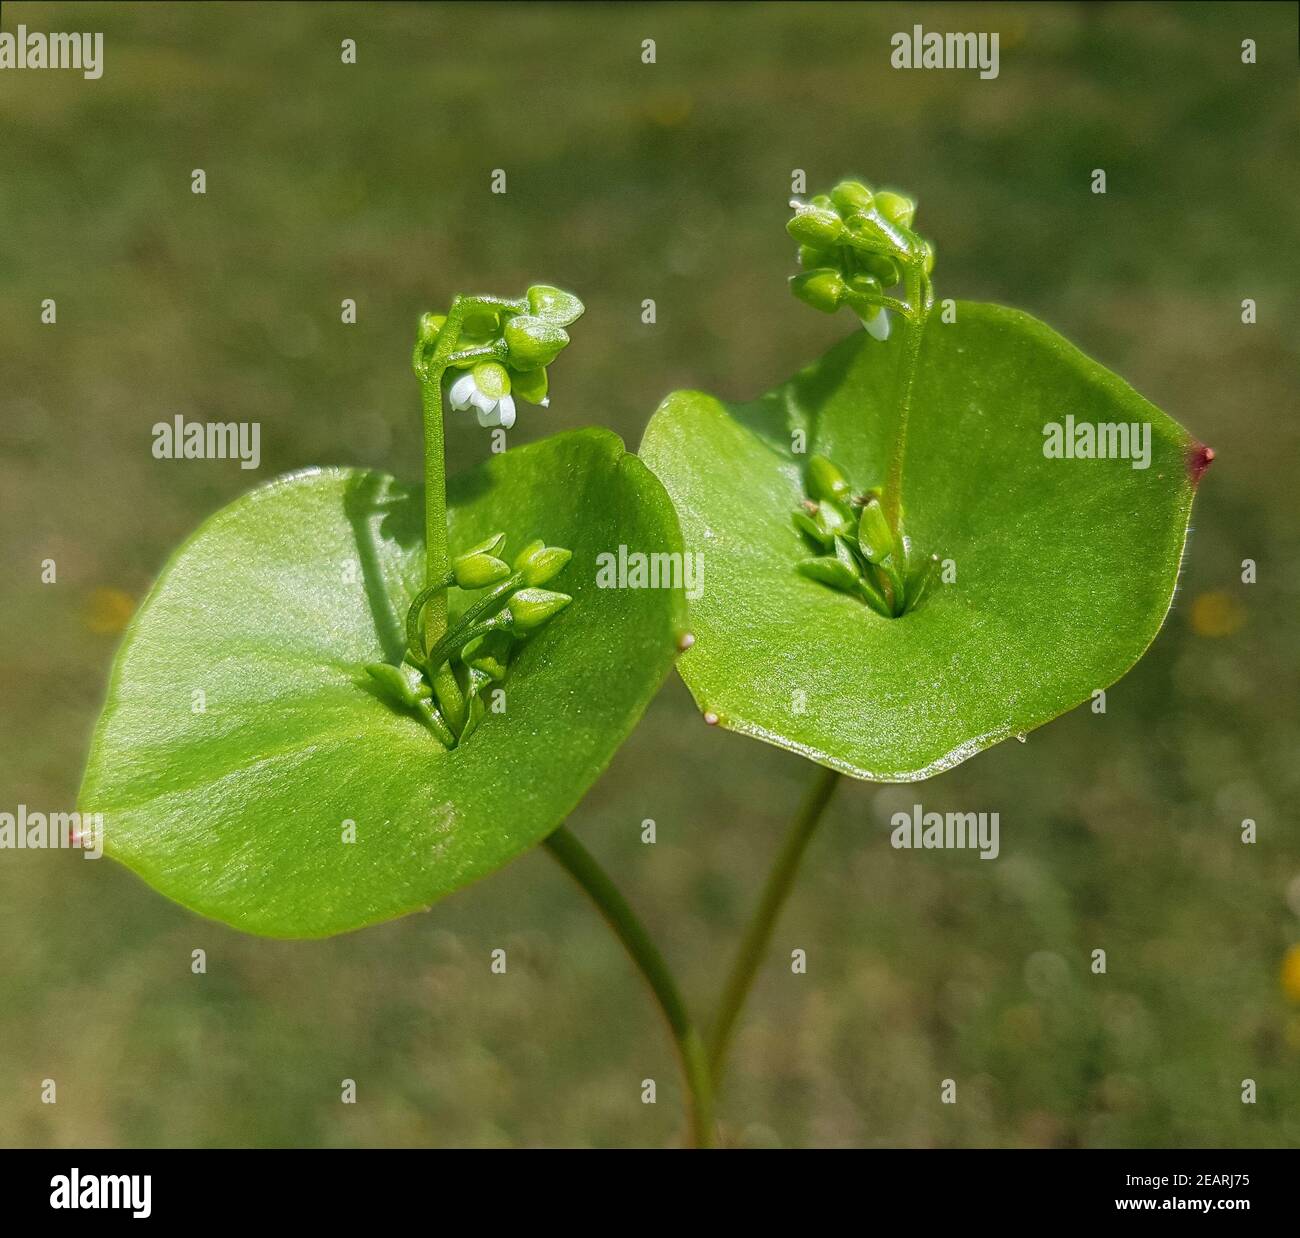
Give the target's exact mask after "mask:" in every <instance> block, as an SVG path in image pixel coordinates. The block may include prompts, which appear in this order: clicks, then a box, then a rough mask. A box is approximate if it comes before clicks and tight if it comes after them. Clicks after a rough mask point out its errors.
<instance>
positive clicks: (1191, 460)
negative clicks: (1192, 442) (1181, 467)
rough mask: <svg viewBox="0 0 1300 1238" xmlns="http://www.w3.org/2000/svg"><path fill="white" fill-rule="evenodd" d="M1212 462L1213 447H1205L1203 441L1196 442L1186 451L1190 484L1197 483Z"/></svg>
mask: <svg viewBox="0 0 1300 1238" xmlns="http://www.w3.org/2000/svg"><path fill="white" fill-rule="evenodd" d="M1213 463H1214V448H1213V447H1207V446H1206V445H1205V444H1204V443H1197V444H1196V446H1195V447H1193V448H1192V450H1191V451H1190V452H1188V453H1187V475H1188V476H1189V477H1190V478H1191V479H1192V485H1193V486H1195V485H1197V484H1198V483H1199V482H1200V480H1201V478H1202V476H1204V474H1205V470H1206V469H1208V468H1209V467H1210V465H1211V464H1213Z"/></svg>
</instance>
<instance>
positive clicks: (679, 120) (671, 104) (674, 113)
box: [645, 90, 695, 129]
mask: <svg viewBox="0 0 1300 1238" xmlns="http://www.w3.org/2000/svg"><path fill="white" fill-rule="evenodd" d="M694 109H695V100H694V99H692V98H691V96H690V95H689V94H687V93H686V92H685V91H684V90H677V91H671V92H665V93H663V94H658V95H654V96H652V97H651V99H650V100H649V102H648V103H647V104H646V106H645V113H646V115H647V116H648V117H649V118H650V119H651V120H652V121H654V123H655V124H656V125H662V126H663V127H664V128H665V129H672V128H675V127H676V126H677V125H681V124H685V123H686V121H687V120H688V119H689V117H690V114H691V112H692V111H694Z"/></svg>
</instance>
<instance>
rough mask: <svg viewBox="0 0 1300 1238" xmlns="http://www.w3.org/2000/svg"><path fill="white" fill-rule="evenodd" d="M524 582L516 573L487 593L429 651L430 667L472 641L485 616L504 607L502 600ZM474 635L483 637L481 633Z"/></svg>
mask: <svg viewBox="0 0 1300 1238" xmlns="http://www.w3.org/2000/svg"><path fill="white" fill-rule="evenodd" d="M523 581H524V576H523V573H522V572H515V573H514V574H513V575H511V576H507V577H506V579H505V580H503V581H502V582H501V583H500V584H499V585H494V586H493V587H492V589H491V591H490V592H488V593H485V594H484V595H483V596H482V597H481V598H479V600H478V601H477V602H475V603H474V605H473V606H471V607H470V608H469V609H468V610H467V611H466V612H465V613H464V614H463V615H461V617H460V620H459V621H458V622H457V624H456V626H455V627H454V628H452V629H451V631H450V632H448V633H447V634H446V635H445V636H444V637H443V638H442V639H441V640H440V641H439V642H438V643H437V644H436V645H434V646H433V648H432V649H430V650H429V652H428V653H427V654H426V655H425V661H426V662H427V663H428V664H429V665H434V659H435V658H436V659H437V662H438V664H439V665H440V664H441V663H442V662H444V661H446V659H447V658H448V657H449V656H450V655H451V654H453V653H454V652H455V651H456V650H457V649H459V648H460V647H461V646H463V645H464V644H465V643H466V642H467V641H470V640H472V639H473V636H472V635H471V633H473V632H474V629H475V628H477V627H478V626H479V624H480V623H481V622H482V621H483V618H484V616H485V615H488V616H490V615H491V614H492V612H493V611H494V610H497V609H498V608H499V607H500V606H501V605H502V601H501V599H502V598H504V597H505V596H506V595H507V594H509V593H513V592H514V591H515V590H516V589H518V588H519V586H520V585H521V584H523ZM474 634H475V635H481V633H474Z"/></svg>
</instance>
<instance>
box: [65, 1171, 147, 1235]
mask: <svg viewBox="0 0 1300 1238" xmlns="http://www.w3.org/2000/svg"><path fill="white" fill-rule="evenodd" d="M50 1186H51V1187H52V1188H53V1190H51V1191H50V1207H51V1208H56V1209H62V1208H86V1209H100V1208H112V1209H116V1210H119V1211H123V1212H130V1214H131V1215H132V1216H133V1217H135V1219H136V1220H138V1221H142V1220H144V1218H145V1217H147V1216H150V1215H151V1214H152V1212H153V1202H152V1196H153V1176H152V1175H151V1174H83V1173H82V1172H81V1170H80V1169H77V1168H76V1167H75V1166H74V1167H73V1169H72V1170H71V1172H69V1173H66V1174H56V1175H55V1176H54V1177H53V1178H51V1179H50Z"/></svg>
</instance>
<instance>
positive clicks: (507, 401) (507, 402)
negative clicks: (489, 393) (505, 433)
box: [497, 395, 515, 430]
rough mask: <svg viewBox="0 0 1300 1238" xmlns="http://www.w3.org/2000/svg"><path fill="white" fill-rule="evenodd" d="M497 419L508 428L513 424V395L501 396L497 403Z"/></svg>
mask: <svg viewBox="0 0 1300 1238" xmlns="http://www.w3.org/2000/svg"><path fill="white" fill-rule="evenodd" d="M497 420H498V421H499V422H500V423H501V425H503V426H505V428H506V429H507V430H508V429H510V427H511V426H512V425H514V424H515V397H514V396H512V395H507V396H503V397H502V398H501V403H500V404H498V405H497Z"/></svg>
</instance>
